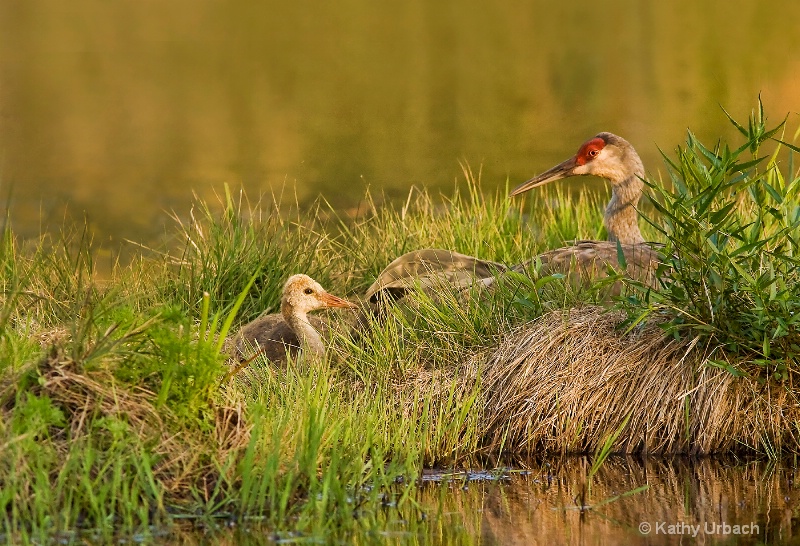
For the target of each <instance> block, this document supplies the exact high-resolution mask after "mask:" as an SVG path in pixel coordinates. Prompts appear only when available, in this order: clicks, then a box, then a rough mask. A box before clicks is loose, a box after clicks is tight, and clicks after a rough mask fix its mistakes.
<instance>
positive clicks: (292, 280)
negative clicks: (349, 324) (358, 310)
mask: <svg viewBox="0 0 800 546" xmlns="http://www.w3.org/2000/svg"><path fill="white" fill-rule="evenodd" d="M281 299H282V301H281V304H282V306H287V305H288V306H290V307H292V308H294V309H298V310H301V311H303V312H305V313H307V312H309V311H315V310H317V309H324V308H326V307H345V308H348V309H353V308H355V307H358V306H357V305H356V304H354V303H351V302H349V301H347V300H344V299H342V298H338V297H336V296H334V295H333V294H329V293H328V292H326V291H325V289H324V288H322V286H321V285H320V284H319V283H318V282H317V281H315V280H314V279H312V278H311V277H309V276H308V275H292V276H291V277H289V279H288V280H287V281H286V284H285V285H283V297H282V298H281Z"/></svg>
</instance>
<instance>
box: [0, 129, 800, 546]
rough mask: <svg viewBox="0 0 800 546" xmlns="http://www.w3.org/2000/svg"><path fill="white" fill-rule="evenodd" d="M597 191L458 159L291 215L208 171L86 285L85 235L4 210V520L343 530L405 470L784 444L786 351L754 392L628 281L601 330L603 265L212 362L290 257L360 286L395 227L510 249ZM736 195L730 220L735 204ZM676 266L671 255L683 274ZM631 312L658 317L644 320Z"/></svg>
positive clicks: (396, 237)
mask: <svg viewBox="0 0 800 546" xmlns="http://www.w3.org/2000/svg"><path fill="white" fill-rule="evenodd" d="M762 140H763V139H762ZM770 176H774V175H770ZM790 185H791V184H787V185H786V187H787V188H788V187H789V186H790ZM691 191H694V190H691ZM787 191H788V190H787ZM605 198H606V196H603V195H598V194H597V193H594V192H587V191H580V192H577V193H570V192H566V191H565V190H564V189H563V187H558V186H557V187H555V188H543V191H541V192H536V193H533V194H531V196H530V197H529V200H528V201H527V202H522V201H509V200H508V199H507V198H506V192H504V191H498V192H495V193H488V192H484V191H483V190H482V189H481V186H480V180H479V176H476V175H475V173H473V172H472V171H470V170H469V169H465V182H464V183H463V188H461V189H458V188H457V189H456V190H454V192H453V193H452V195H449V196H446V197H441V196H431V195H429V194H428V193H427V192H426V191H425V190H419V189H411V190H410V191H409V195H408V199H407V200H406V201H405V202H404V203H402V204H400V205H398V206H391V205H389V206H377V205H376V204H375V203H376V201H377V200H375V199H373V197H372V196H370V195H367V196H366V197H365V203H366V210H365V212H363V213H361V214H359V215H357V216H355V217H348V216H345V215H342V214H339V213H337V212H336V211H333V210H331V208H330V207H328V206H327V205H326V204H325V203H324V202H322V201H320V202H319V203H318V204H317V205H315V206H314V207H312V209H311V210H309V211H307V213H304V214H302V215H301V214H300V213H297V212H294V213H291V214H290V213H287V212H286V210H287V209H289V208H291V207H284V206H283V204H281V203H280V202H277V203H276V202H272V201H266V200H264V201H262V200H258V201H254V202H251V201H249V200H248V198H247V196H246V195H244V194H242V193H240V194H238V195H234V194H232V193H230V192H229V191H228V190H227V189H226V190H225V191H224V192H223V194H222V195H221V196H220V197H219V200H218V202H217V203H207V202H202V201H200V200H198V201H197V202H196V204H195V207H194V212H193V213H192V214H191V215H190V216H189V217H188V218H176V230H175V239H176V241H177V243H176V244H175V245H174V246H173V247H171V248H170V249H169V250H166V251H159V252H155V251H152V252H148V251H143V255H142V257H141V258H140V259H138V260H135V261H133V262H132V263H131V264H128V265H125V266H122V265H118V266H117V267H116V268H115V270H114V271H113V274H112V275H111V277H110V279H108V280H105V281H102V282H100V281H98V280H96V275H95V264H94V259H93V256H94V254H93V252H94V251H93V247H92V244H91V240H90V239H89V238H88V237H87V236H86V234H85V232H67V233H64V234H63V236H62V237H61V239H48V238H43V239H41V240H40V241H38V242H36V243H35V244H34V245H32V246H30V247H25V249H24V250H23V249H22V248H21V243H20V242H19V241H18V240H17V239H16V238H15V236H14V234H13V231H12V230H11V229H10V227H9V226H8V225H7V224H4V225H3V229H2V232H1V233H0V236H1V237H0V275H1V277H0V283H1V284H2V293H1V294H0V413H1V414H2V419H0V452H2V454H3V456H2V457H1V458H0V508H2V511H1V512H0V513H2V514H3V516H2V522H3V527H4V533H5V536H6V537H13V538H14V539H17V538H19V539H20V540H46V538H47V537H52V536H58V535H59V533H71V532H73V531H75V530H81V529H90V530H92V533H95V534H99V536H103V537H110V536H112V535H114V534H117V533H120V532H121V533H125V534H130V533H134V532H144V533H149V532H152V529H153V528H152V527H151V526H153V525H159V524H162V523H168V522H170V521H175V520H187V521H197V522H204V523H209V522H212V521H213V520H219V519H222V518H224V519H225V520H226V521H235V522H239V523H241V522H247V521H258V522H259V524H261V525H264V526H265V527H267V528H269V529H272V530H274V531H275V532H276V533H278V536H286V533H290V532H291V533H299V535H293V536H300V537H303V536H315V537H327V538H336V537H340V538H341V537H344V536H349V534H350V533H352V532H354V531H356V530H359V531H360V532H368V531H370V530H371V529H374V528H375V526H378V525H380V524H381V523H380V522H381V520H380V517H377V516H376V513H377V511H378V507H380V506H382V505H383V504H384V503H386V502H397V503H398V504H399V505H401V506H413V491H414V488H415V481H416V480H417V478H418V476H419V475H420V472H421V471H422V469H423V468H426V467H433V466H436V467H447V466H459V465H469V464H475V465H481V464H492V462H493V461H495V462H496V461H499V460H500V458H501V456H502V455H503V454H504V453H508V452H516V453H521V454H525V453H538V452H541V451H543V450H546V451H551V452H553V451H554V452H563V453H567V452H583V453H592V452H596V453H598V454H600V455H598V457H597V459H596V460H598V461H600V460H602V459H603V458H604V457H605V456H607V454H608V453H610V452H611V451H638V452H648V453H660V452H694V453H706V452H713V451H717V450H722V451H725V450H729V451H737V450H747V451H749V452H757V453H764V454H767V455H769V456H773V457H777V456H780V455H781V454H785V453H787V452H794V453H796V452H797V451H798V446H799V445H800V442H799V441H798V437H800V417H798V413H797V408H798V402H797V399H796V396H794V395H793V391H792V390H791V388H790V387H789V385H791V384H792V383H791V382H792V381H793V375H792V374H793V373H794V369H793V367H792V366H786V374H785V380H784V383H782V384H780V385H779V386H778V387H777V390H776V387H775V384H774V383H772V382H763V381H762V382H761V383H759V382H753V381H751V380H750V379H748V378H737V377H734V375H732V374H731V373H728V372H727V371H725V370H724V369H721V368H720V367H719V366H717V367H714V366H713V364H714V363H715V362H725V363H726V365H727V366H729V367H730V368H731V369H740V368H742V369H747V364H746V362H745V361H743V360H742V359H741V358H740V357H739V356H737V354H738V353H737V352H736V351H732V350H730V349H731V348H730V347H722V348H719V349H716V347H717V345H715V343H713V342H712V341H709V340H708V339H706V338H703V337H702V336H698V335H696V334H695V335H685V334H686V332H687V331H693V330H691V329H688V330H687V329H682V330H680V332H678V333H679V334H681V336H682V337H681V336H679V337H680V339H668V338H664V336H663V330H662V329H661V328H659V324H661V325H662V326H663V325H664V324H670V322H669V321H670V320H671V319H670V317H669V314H668V313H665V312H662V311H664V310H665V309H666V310H668V309H669V308H670V307H669V306H670V305H672V306H673V307H676V306H677V305H678V301H677V299H676V298H677V296H678V295H679V293H678V292H677V291H675V290H673V291H672V292H671V293H670V294H671V295H667V296H656V295H654V294H650V295H649V296H648V295H647V293H645V292H635V290H636V287H635V286H634V287H631V290H633V292H632V293H631V294H629V296H630V298H629V299H628V300H625V301H627V305H629V306H630V309H634V311H632V312H631V314H630V315H628V316H630V317H636V318H637V320H636V323H637V324H639V323H641V324H639V325H638V326H635V327H634V328H632V329H631V330H630V331H628V332H627V333H623V332H622V331H621V330H620V329H619V328H618V326H619V324H620V323H621V322H622V321H623V319H624V316H625V315H621V314H619V313H608V312H606V310H605V309H600V308H599V307H597V304H602V303H605V302H606V299H607V298H606V296H605V295H604V292H603V290H602V286H600V287H599V288H597V287H585V286H572V285H571V284H570V283H569V282H568V281H567V279H565V278H563V277H559V276H550V277H540V276H538V274H537V271H536V264H535V261H534V262H533V265H532V266H531V268H529V269H528V270H526V271H518V272H515V273H512V274H508V275H505V276H503V277H502V278H500V279H498V281H497V282H496V283H495V284H494V285H493V287H492V289H491V290H486V289H484V288H480V287H474V288H472V289H470V290H466V291H461V292H456V291H453V290H452V289H450V288H449V287H447V286H442V287H441V289H440V290H437V291H436V292H435V295H434V296H431V295H430V294H428V293H425V292H422V291H420V292H419V293H417V294H415V295H414V296H413V297H411V298H408V300H407V305H401V306H396V307H393V308H391V309H390V310H389V311H388V313H387V315H386V316H385V317H382V318H381V319H380V320H379V319H377V318H375V317H372V316H370V315H368V314H367V315H365V317H364V318H363V320H364V321H365V323H362V324H361V325H359V326H358V327H357V331H356V332H355V333H353V332H351V331H349V325H350V324H352V321H351V320H349V319H348V316H347V315H346V314H342V313H331V314H330V315H329V316H330V317H331V318H332V319H333V320H334V321H336V322H337V323H340V324H341V326H342V327H341V328H339V329H337V331H335V332H334V337H333V340H332V344H331V347H330V350H329V352H328V354H327V357H326V358H323V359H321V360H313V359H304V358H303V357H302V356H301V357H300V358H299V359H297V360H294V361H290V362H289V364H288V365H287V366H286V367H285V368H275V367H274V366H272V365H271V364H270V363H268V362H266V361H265V360H264V359H263V358H261V357H257V358H255V359H254V360H253V361H252V362H251V363H250V364H249V365H248V366H246V367H244V368H243V369H242V370H241V371H239V372H238V373H236V374H230V368H229V367H228V365H227V363H226V355H225V354H223V352H222V350H223V348H224V347H223V342H224V338H225V336H226V335H227V333H228V332H229V331H233V330H235V329H236V328H238V327H239V326H240V325H242V324H244V323H246V322H247V321H249V320H252V319H253V318H255V317H257V316H258V315H259V314H261V313H262V312H270V311H275V310H276V309H277V308H278V306H279V299H280V289H281V286H282V285H283V282H284V281H285V279H286V277H287V276H289V275H290V274H293V273H300V272H303V273H307V274H310V275H311V276H312V277H314V278H316V279H317V280H319V281H320V282H321V283H322V284H323V286H325V287H326V288H327V289H328V290H330V291H331V292H333V293H336V294H339V295H344V296H349V297H351V298H353V299H354V300H357V299H358V295H359V294H362V293H363V292H364V290H365V289H366V287H368V286H369V285H370V284H371V283H372V282H373V281H374V279H375V277H376V276H377V275H378V273H379V272H380V270H381V269H382V268H383V267H384V266H385V265H386V264H388V263H389V262H390V261H391V260H393V259H394V258H395V257H397V256H398V255H400V254H402V253H404V252H406V251H409V250H414V249H418V248H424V247H438V248H447V249H452V250H456V251H459V252H462V253H465V254H469V255H473V256H477V257H481V258H486V259H491V260H494V261H500V262H503V263H506V264H509V265H511V264H516V263H520V262H523V261H526V260H528V259H530V258H531V256H535V255H536V253H538V252H539V251H540V250H543V249H547V248H552V247H556V246H561V245H563V244H564V241H565V240H568V239H572V238H602V237H603V229H602V207H603V203H604V201H605ZM770 199H774V198H773V197H770ZM659 203H666V204H659V205H658V206H662V207H668V206H669V202H668V201H667V200H663V201H659ZM737 203H738V202H737ZM658 206H656V208H658ZM737 206H739V205H738V204H737ZM741 206H742V208H741V209H736V210H737V211H738V212H737V214H741V215H742V216H741V217H742V218H743V219H746V218H748V216H747V215H748V214H753V209H752V208H747V207H745V206H744V205H741ZM785 208H786V210H787V211H788V210H789V207H788V205H785ZM295 210H296V209H295ZM658 210H661V209H658ZM731 210H732V209H731ZM792 214H794V213H792ZM772 217H773V218H774V215H772ZM743 221H744V220H743ZM766 221H767V220H764V222H766ZM769 221H770V222H772V221H773V220H769ZM659 226H662V225H661V224H658V223H657V222H653V225H652V226H650V227H649V228H646V229H648V230H649V231H648V232H647V233H648V235H647V237H648V238H651V239H653V238H657V237H658V236H659V234H660V232H659V230H662V229H663V227H659ZM663 231H664V232H666V233H671V232H670V231H669V230H663ZM661 234H662V235H663V233H661ZM783 236H784V237H785V239H786V240H788V238H789V237H794V235H793V234H791V233H788V232H787V233H785V234H784V235H783ZM668 244H669V243H668ZM670 248H673V249H674V250H673V251H674V252H676V253H677V255H678V256H682V255H685V254H681V253H680V252H679V251H680V249H679V248H677V247H670ZM781 248H784V247H781ZM769 250H770V252H772V253H773V254H774V253H775V251H776V250H777V249H776V248H775V247H770V249H769ZM688 255H689V256H691V254H688ZM770 256H771V254H770ZM770 259H771V258H770ZM765 260H766V258H765ZM692 263H693V262H691V261H690V260H689V259H684V261H683V262H681V263H680V264H672V266H673V268H674V269H675V271H679V266H680V267H683V269H682V270H680V271H683V272H684V274H685V275H687V278H694V277H691V264H692ZM737 263H738V262H737ZM765 263H766V262H765ZM737 271H738V270H737ZM680 279H681V277H680V276H676V277H675V280H674V282H675V283H678V282H682V281H680ZM773 284H774V283H773ZM770 286H772V285H770ZM775 286H777V285H775ZM770 290H772V289H771V288H770ZM781 290H783V288H781V289H780V290H776V291H775V293H776V294H780V295H781V296H780V297H781V298H783V294H784V293H783V292H782V291H781ZM670 297H672V298H673V300H669V299H668V298H670ZM631 298H632V299H631ZM648 298H649V299H648ZM657 298H664V299H657ZM778 299H780V298H778ZM748 301H749V302H751V303H752V301H754V300H748ZM782 301H783V300H782ZM786 301H788V300H786ZM748 304H749V303H748ZM787 305H788V303H787ZM643 306H644V307H643ZM659 306H660V307H659ZM642 309H645V310H646V313H647V315H648V316H651V315H652V316H653V317H657V320H652V321H650V322H649V323H648V324H647V325H644V322H645V321H644V320H639V318H643V315H642ZM715 312H716V311H715ZM637 313H638V314H637ZM715 324H718V323H715ZM681 327H683V326H681ZM795 333H796V332H795V331H794V330H793V331H792V332H791V335H795ZM760 335H761V334H759V336H760ZM783 337H786V336H783ZM759 339H761V338H760V337H759ZM792 339H794V338H792ZM762 345H763V344H762ZM788 347H789V348H791V345H788ZM709 348H712V349H715V350H717V352H714V353H713V354H712V353H708V352H704V351H707V350H708V349H709ZM763 353H764V351H763V350H762V352H761V353H760V355H761V357H763V358H767V355H765V354H763ZM773 354H774V353H770V355H769V358H772V355H773ZM709 355H711V358H710V357H709ZM709 358H710V359H709ZM737 359H738V360H737ZM688 362H691V365H688V364H687V363H688ZM742 362H744V364H742ZM709 364H712V366H709ZM740 364H741V366H740ZM768 366H772V364H768ZM665 369H668V370H670V373H671V374H673V375H672V376H670V375H668V374H665V372H664V370H665ZM770 370H771V368H770ZM783 378H784V376H783V375H782V376H781V379H783ZM662 399H663V401H662ZM656 402H657V403H656ZM632 408H633V409H635V411H631V410H632ZM642 408H647V411H641V410H642ZM731 416H733V418H731ZM747 427H749V429H748V428H747ZM746 429H747V430H750V433H749V434H746V433H745V430H746ZM611 433H615V435H614V438H613V441H612V442H611V444H609V443H608V439H609V438H611V436H610V435H611ZM594 471H595V472H597V470H596V469H595V470H594ZM387 499H389V500H387Z"/></svg>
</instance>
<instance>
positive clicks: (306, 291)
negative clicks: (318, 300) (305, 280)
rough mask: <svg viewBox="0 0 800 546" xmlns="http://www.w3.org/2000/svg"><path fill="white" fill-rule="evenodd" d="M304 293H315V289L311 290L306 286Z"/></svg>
mask: <svg viewBox="0 0 800 546" xmlns="http://www.w3.org/2000/svg"><path fill="white" fill-rule="evenodd" d="M303 293H304V294H313V293H314V291H313V290H311V289H310V288H306V289H305V290H303Z"/></svg>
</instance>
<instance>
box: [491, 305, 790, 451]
mask: <svg viewBox="0 0 800 546" xmlns="http://www.w3.org/2000/svg"><path fill="white" fill-rule="evenodd" d="M621 320H622V316H621V315H620V314H619V313H614V312H608V311H607V310H604V309H603V308H600V307H583V308H578V309H572V310H570V311H568V312H561V311H559V312H553V313H550V314H548V315H545V316H543V317H542V318H540V319H538V320H536V321H534V322H531V323H529V324H527V325H525V326H523V327H521V328H519V329H518V330H516V331H515V332H513V333H511V334H510V335H508V336H507V337H506V338H505V339H503V340H502V341H501V343H500V345H499V346H498V348H497V349H496V350H495V351H494V352H493V353H491V354H489V355H488V357H483V359H482V364H481V366H480V368H481V372H480V373H481V379H482V391H483V393H484V397H485V398H484V416H483V422H484V431H485V435H486V436H485V440H486V444H487V448H488V449H489V450H490V451H496V450H497V449H500V448H502V449H503V450H504V451H514V452H524V451H531V452H533V451H536V452H540V451H547V452H561V453H573V452H578V453H585V452H592V451H595V450H597V449H598V448H600V447H602V446H603V444H604V443H605V441H606V439H607V438H609V437H610V436H611V435H612V434H614V433H616V432H617V431H619V437H618V438H617V441H616V443H615V444H614V447H613V450H614V451H618V452H624V453H641V454H668V453H685V454H709V453H717V452H745V451H758V452H762V453H763V452H767V453H777V452H779V451H790V452H798V451H800V403H799V402H798V396H797V393H796V391H794V389H793V388H792V386H791V384H792V381H793V380H794V379H796V378H793V377H791V376H790V378H789V380H788V381H787V382H785V383H783V384H776V383H773V382H763V381H761V382H759V381H758V380H757V379H752V378H748V377H744V378H736V377H734V376H733V375H731V374H730V373H728V372H727V371H725V370H722V369H720V368H716V367H711V366H709V365H707V363H706V352H705V350H703V348H701V347H697V346H695V343H693V342H691V341H676V340H674V339H669V338H666V337H665V336H664V333H663V331H662V330H661V329H660V328H658V326H657V325H653V324H648V325H646V326H644V327H643V328H638V329H636V330H634V331H632V332H631V333H628V334H623V333H622V332H620V331H618V330H617V329H616V325H617V324H619V323H620V322H621Z"/></svg>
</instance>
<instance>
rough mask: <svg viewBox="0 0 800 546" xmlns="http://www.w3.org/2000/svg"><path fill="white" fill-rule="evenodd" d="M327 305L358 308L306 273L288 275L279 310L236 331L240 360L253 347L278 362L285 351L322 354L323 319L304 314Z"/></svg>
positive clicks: (283, 357)
mask: <svg viewBox="0 0 800 546" xmlns="http://www.w3.org/2000/svg"><path fill="white" fill-rule="evenodd" d="M328 307H341V308H346V309H354V308H356V307H358V306H357V305H356V304H354V303H351V302H349V301H347V300H343V299H342V298H338V297H336V296H334V295H332V294H329V293H328V292H326V291H325V289H324V288H322V286H320V284H319V283H318V282H317V281H315V280H314V279H312V278H311V277H309V276H308V275H292V276H291V277H289V279H288V280H287V281H286V284H284V286H283V295H282V297H281V312H280V313H273V314H270V315H265V316H262V317H259V318H257V319H255V320H254V321H252V322H250V323H248V324H246V325H245V326H243V327H242V328H241V330H239V332H238V333H237V334H236V336H235V338H234V340H233V344H234V347H235V351H236V353H237V355H236V356H237V357H238V358H239V359H240V360H244V359H245V358H248V353H252V352H253V350H257V351H260V352H261V353H263V354H264V355H266V356H267V358H269V359H270V360H271V361H272V362H274V363H276V364H282V363H284V362H285V361H286V353H287V351H288V353H289V354H291V355H292V356H296V355H297V354H298V351H300V350H301V349H302V350H304V351H309V352H311V353H314V354H317V355H322V354H324V352H325V344H324V343H323V341H322V336H320V333H322V334H325V332H326V330H327V329H328V328H329V325H328V324H327V322H326V321H325V320H323V319H320V318H317V317H309V316H308V315H307V313H309V312H311V311H315V310H317V309H325V308H328Z"/></svg>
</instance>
